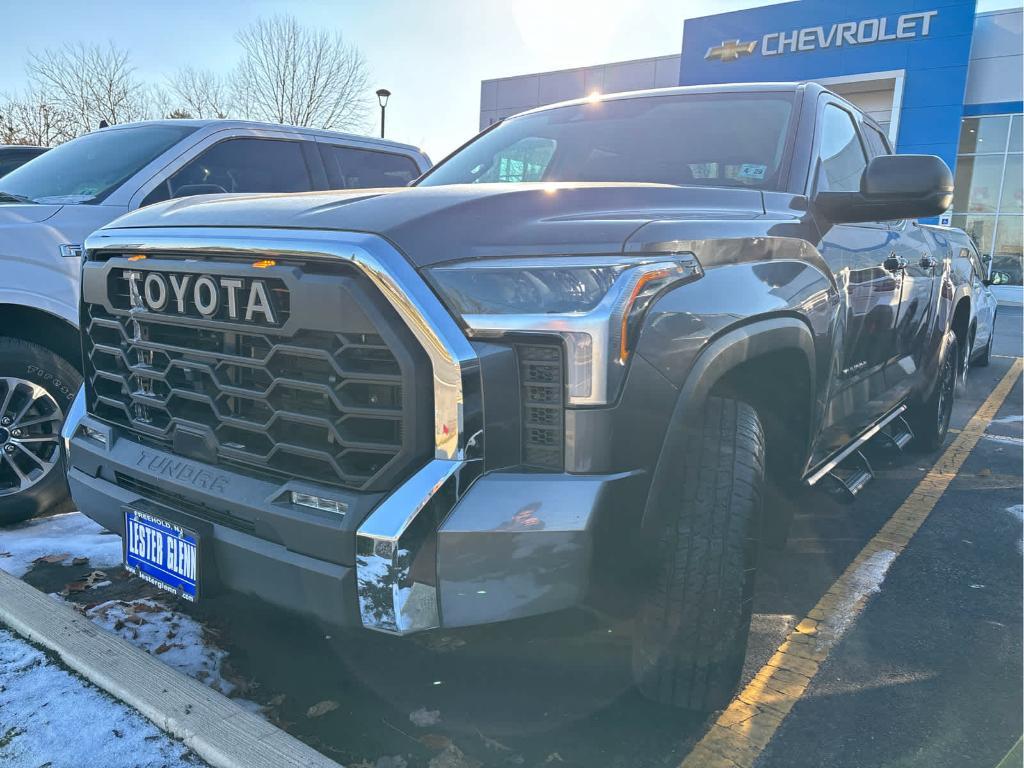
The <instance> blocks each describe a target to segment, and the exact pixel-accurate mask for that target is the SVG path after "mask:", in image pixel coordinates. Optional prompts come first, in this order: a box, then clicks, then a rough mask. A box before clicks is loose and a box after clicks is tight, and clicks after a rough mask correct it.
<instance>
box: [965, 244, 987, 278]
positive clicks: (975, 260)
mask: <svg viewBox="0 0 1024 768" xmlns="http://www.w3.org/2000/svg"><path fill="white" fill-rule="evenodd" d="M960 256H961V257H964V258H966V259H967V260H968V261H970V262H971V268H972V269H973V270H974V274H975V276H977V278H978V279H979V280H984V279H985V266H984V265H983V264H982V263H981V259H980V258H979V257H978V252H977V251H976V250H974V249H973V248H961V249H960Z"/></svg>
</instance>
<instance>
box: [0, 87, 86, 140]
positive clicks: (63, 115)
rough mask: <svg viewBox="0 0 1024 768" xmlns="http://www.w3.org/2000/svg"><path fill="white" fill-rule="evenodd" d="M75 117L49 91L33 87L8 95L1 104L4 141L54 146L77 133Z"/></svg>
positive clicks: (0, 134)
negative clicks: (23, 91) (26, 90)
mask: <svg viewBox="0 0 1024 768" xmlns="http://www.w3.org/2000/svg"><path fill="white" fill-rule="evenodd" d="M76 133H77V132H76V130H75V119H74V116H73V115H71V114H70V113H69V112H67V111H66V110H64V109H62V108H61V107H59V106H57V105H56V104H55V103H54V101H53V100H52V99H51V98H49V96H48V95H47V94H45V93H44V92H42V91H39V90H30V91H28V92H27V93H25V94H24V95H23V96H21V97H14V96H10V95H5V96H4V97H3V103H2V105H0V143H4V144H33V145H37V146H41V147H52V146H54V145H55V144H60V143H62V142H65V141H68V140H69V139H73V138H74V137H75V136H76Z"/></svg>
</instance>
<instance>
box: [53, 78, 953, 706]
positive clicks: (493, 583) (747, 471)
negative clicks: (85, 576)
mask: <svg viewBox="0 0 1024 768" xmlns="http://www.w3.org/2000/svg"><path fill="white" fill-rule="evenodd" d="M952 187H953V184H952V178H951V176H950V173H949V169H948V168H947V167H946V165H945V164H944V163H943V162H942V161H941V160H940V159H938V158H936V157H931V156H896V155H893V154H892V153H891V150H890V147H889V144H888V141H887V139H886V137H885V136H884V135H883V133H882V131H881V130H880V129H879V128H878V126H877V125H876V124H875V123H874V122H872V120H871V119H870V118H868V117H866V116H865V115H863V114H862V113H861V112H859V111H858V110H857V109H856V108H854V107H852V106H851V105H850V104H849V103H847V102H846V101H844V100H843V99H842V98H840V97H839V96H836V95H835V94H833V93H830V92H829V91H827V90H825V89H824V88H822V87H820V86H818V85H814V84H776V85H732V86H714V87H699V88H673V89H667V90H660V91H650V92H642V93H628V94H615V95H610V96H606V97H603V98H600V99H588V100H582V101H576V102H569V103H565V104H558V105H555V106H551V107H544V108H541V109H538V110H534V111H531V112H527V113H524V114H522V115H519V116H516V117H514V118H511V119H508V120H506V121H504V122H503V123H501V124H500V125H498V126H496V127H494V128H492V129H491V130H488V131H487V132H485V133H483V134H481V135H480V136H478V137H477V138H476V139H474V140H473V141H471V142H469V143H468V144H467V145H465V146H464V147H462V148H461V149H460V150H459V151H457V152H456V153H455V154H453V155H452V156H451V157H449V158H448V159H447V160H445V161H444V162H442V163H441V164H440V165H438V166H437V167H436V168H435V169H434V170H433V171H431V172H430V173H428V174H427V175H426V176H425V177H424V178H423V179H422V180H421V181H420V182H419V183H418V185H417V186H415V187H413V188H407V189H399V190H371V191H367V190H360V191H353V192H325V193H312V194H308V195H304V196H301V197H296V196H280V197H275V196H262V197H259V198H256V199H244V198H235V199H232V198H223V197H222V198H219V199H217V200H210V201H195V202H189V201H178V202H172V203H167V204H161V205H154V206H152V207H149V208H145V209H143V210H141V211H138V212H136V213H132V214H129V215H128V216H125V217H123V218H121V219H119V220H118V221H116V222H113V223H112V224H110V225H108V226H107V227H105V228H104V229H102V230H100V231H99V232H97V233H96V234H95V235H94V236H92V237H90V238H89V240H88V242H87V245H86V248H87V258H86V263H85V267H84V274H83V292H82V329H83V332H84V360H85V382H86V383H85V388H84V391H83V392H82V393H81V394H80V396H79V397H78V399H77V401H76V407H75V412H74V414H73V418H72V419H70V421H69V426H68V429H67V431H66V435H67V437H68V439H70V443H71V449H70V475H69V477H70V484H71V488H72V492H73V495H74V498H75V500H76V501H77V502H78V504H79V505H80V508H81V509H82V510H83V511H84V512H85V513H86V514H87V515H89V516H90V517H92V518H94V519H95V520H97V521H99V522H100V523H102V524H103V525H104V526H106V527H107V528H109V529H111V530H114V531H117V532H119V533H122V534H123V535H124V536H125V558H126V565H127V567H128V568H129V569H131V570H132V571H133V572H135V573H137V574H139V575H140V576H142V577H144V578H146V579H148V580H150V581H152V582H153V583H156V584H158V585H160V586H163V587H165V588H167V589H170V590H172V591H174V592H176V593H177V594H179V595H181V596H182V597H184V598H185V599H188V600H196V599H202V597H203V596H204V595H207V594H214V593H216V592H218V591H220V590H225V589H226V590H235V591H240V592H245V593H249V594H253V595H257V596H259V597H261V598H263V599H265V600H267V601H269V602H271V603H273V604H276V605H278V606H281V607H282V608H287V609H291V610H297V611H302V612H305V613H307V614H311V615H313V616H316V617H319V618H320V619H323V620H325V621H327V622H330V623H332V624H341V625H348V626H360V625H361V626H362V627H365V628H367V629H370V630H377V631H382V632H388V633H393V634H400V635H404V634H408V633H413V632H421V631H425V630H430V629H434V628H438V627H445V628H451V627H462V626H467V625H477V624H483V623H489V622H498V621H505V620H509V619H516V618H520V617H526V616H531V615H537V614H542V613H546V612H551V611H556V610H559V609H563V608H567V607H570V606H574V605H578V604H581V603H583V602H586V601H600V600H602V599H604V598H605V597H606V596H607V595H609V594H610V593H612V592H617V593H620V594H621V592H622V591H626V592H627V593H628V594H629V595H630V596H631V597H632V599H631V600H629V601H626V602H628V603H629V604H631V605H633V606H635V614H636V620H635V640H634V662H635V671H636V677H637V682H638V684H639V685H640V687H641V689H642V690H643V691H644V692H645V693H647V694H648V695H650V696H652V697H653V698H656V699H659V700H662V701H666V702H672V703H675V704H679V705H684V706H692V707H716V706H719V705H721V704H723V703H724V702H725V701H727V700H728V698H729V696H730V695H731V692H732V690H733V688H734V686H735V683H736V682H737V680H738V676H739V673H740V669H741V666H742V662H743V657H744V649H745V647H746V638H747V632H748V627H749V622H750V611H751V596H752V589H753V581H754V573H755V568H756V559H757V550H758V546H759V536H760V533H761V530H762V524H761V518H762V507H763V503H762V502H763V499H764V497H765V484H766V481H767V480H766V478H767V479H770V480H772V481H773V482H775V483H778V484H781V485H785V484H791V483H798V482H803V483H807V484H811V485H814V484H821V485H823V486H824V485H830V486H833V487H835V488H837V489H839V490H840V491H841V492H843V493H845V494H847V495H850V496H852V495H855V494H856V492H857V491H858V490H859V489H860V488H861V487H862V486H863V484H864V483H865V482H867V480H868V479H870V476H871V473H870V467H869V466H868V465H867V464H866V462H862V461H861V458H862V456H861V454H860V452H859V449H860V447H861V446H862V445H863V444H864V443H865V441H867V440H868V439H869V438H871V437H872V436H875V435H877V434H880V433H884V434H886V435H887V436H888V438H889V439H890V440H891V442H892V443H893V444H895V445H898V446H900V447H902V446H904V445H905V444H906V443H907V442H908V441H909V440H910V437H911V434H912V433H916V435H917V441H918V444H919V445H921V446H923V447H924V448H926V449H934V448H935V447H937V446H938V445H939V444H940V442H941V441H942V440H943V438H944V436H945V433H946V430H947V427H948V425H949V416H950V408H951V404H952V396H953V391H954V383H955V379H956V370H957V361H958V359H959V356H958V354H957V351H956V350H957V345H958V343H961V342H962V341H963V339H960V340H958V338H957V333H956V331H957V329H958V328H959V326H958V323H962V322H964V321H963V320H962V319H961V318H966V317H968V316H969V314H968V315H964V314H963V313H964V312H966V311H967V310H968V307H967V306H964V305H954V304H953V296H954V294H953V293H952V292H950V291H946V290H944V289H943V285H944V280H946V279H947V273H948V269H949V263H948V258H947V256H946V254H945V251H943V252H942V253H937V252H936V250H935V249H934V244H933V239H932V236H931V235H930V234H929V232H928V231H927V229H925V228H922V227H919V226H918V225H917V224H916V223H915V222H914V220H913V219H914V218H915V217H918V216H931V215H935V214H938V213H939V212H941V211H944V210H945V209H946V208H947V206H948V205H949V203H950V200H951V196H952ZM964 328H966V325H965V326H964ZM764 516H765V521H764V525H765V527H766V528H767V529H768V530H769V531H776V532H777V531H778V529H781V528H784V526H785V521H784V520H782V519H780V515H779V514H777V512H776V511H775V510H773V509H771V508H769V509H767V510H765V511H764Z"/></svg>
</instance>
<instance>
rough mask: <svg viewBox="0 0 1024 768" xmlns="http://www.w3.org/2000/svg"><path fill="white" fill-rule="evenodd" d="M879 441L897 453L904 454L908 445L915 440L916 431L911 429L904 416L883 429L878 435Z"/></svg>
mask: <svg viewBox="0 0 1024 768" xmlns="http://www.w3.org/2000/svg"><path fill="white" fill-rule="evenodd" d="M878 439H879V440H881V441H882V444H883V445H887V446H889V447H890V448H892V449H893V450H894V451H895V452H896V453H903V450H904V449H905V448H906V447H907V444H908V443H910V441H911V440H913V439H914V430H912V429H911V428H910V424H908V423H907V420H906V419H905V418H903V416H899V417H897V418H895V419H893V420H892V421H890V422H889V423H888V424H886V425H885V427H884V428H882V430H881V431H880V432H879V433H878Z"/></svg>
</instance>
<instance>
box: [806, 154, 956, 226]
mask: <svg viewBox="0 0 1024 768" xmlns="http://www.w3.org/2000/svg"><path fill="white" fill-rule="evenodd" d="M815 203H816V204H817V205H818V206H819V207H820V208H821V209H822V212H823V213H824V214H825V215H826V216H828V218H829V219H830V220H831V221H833V222H834V223H836V224H839V223H850V224H853V223H856V222H864V221H893V220H897V219H919V218H924V217H927V216H938V215H939V214H941V213H944V212H945V211H947V210H949V207H950V206H951V205H952V204H953V174H952V172H950V170H949V166H948V165H946V163H945V162H944V161H943V160H942V158H940V157H936V156H935V155H881V156H879V157H876V158H874V159H872V160H871V162H870V163H868V167H867V168H866V169H865V171H864V173H863V175H862V176H861V180H860V192H822V193H819V194H818V195H816V196H815Z"/></svg>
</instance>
